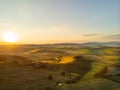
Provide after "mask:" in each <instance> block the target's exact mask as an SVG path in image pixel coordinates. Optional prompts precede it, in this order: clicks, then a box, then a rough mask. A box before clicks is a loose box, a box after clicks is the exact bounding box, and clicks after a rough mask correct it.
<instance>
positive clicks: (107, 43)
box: [0, 41, 120, 47]
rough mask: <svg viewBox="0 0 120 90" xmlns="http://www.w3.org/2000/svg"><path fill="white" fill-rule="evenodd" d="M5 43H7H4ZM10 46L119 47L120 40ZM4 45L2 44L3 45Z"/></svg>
mask: <svg viewBox="0 0 120 90" xmlns="http://www.w3.org/2000/svg"><path fill="white" fill-rule="evenodd" d="M5 45H7V44H5ZM10 45H12V46H16V45H19V46H25V47H26V46H32V47H36V46H38V47H39V46H43V47H44V46H70V47H71V46H73V47H76V46H88V47H95V46H96V47H98V46H99V47H100V46H110V47H120V42H115V41H113V42H86V43H55V44H10ZM0 46H2V45H0ZM3 46H4V45H3Z"/></svg>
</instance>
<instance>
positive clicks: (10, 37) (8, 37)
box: [3, 32, 18, 42]
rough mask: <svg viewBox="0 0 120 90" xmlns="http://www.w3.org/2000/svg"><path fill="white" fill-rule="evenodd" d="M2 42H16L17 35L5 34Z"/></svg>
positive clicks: (12, 33) (13, 33)
mask: <svg viewBox="0 0 120 90" xmlns="http://www.w3.org/2000/svg"><path fill="white" fill-rule="evenodd" d="M3 40H4V41H5V42H17V41H18V34H17V33H15V32H5V33H4V35H3Z"/></svg>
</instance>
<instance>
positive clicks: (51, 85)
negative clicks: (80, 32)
mask: <svg viewBox="0 0 120 90" xmlns="http://www.w3.org/2000/svg"><path fill="white" fill-rule="evenodd" d="M16 89H18V90H120V46H119V43H117V45H116V43H115V44H114V43H113V42H111V43H102V44H100V43H85V44H74V43H60V44H41V45H36V44H31V45H27V44H26V45H0V90H16Z"/></svg>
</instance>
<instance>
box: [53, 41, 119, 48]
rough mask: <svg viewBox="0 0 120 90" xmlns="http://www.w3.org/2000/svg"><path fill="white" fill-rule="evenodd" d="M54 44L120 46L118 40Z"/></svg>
mask: <svg viewBox="0 0 120 90" xmlns="http://www.w3.org/2000/svg"><path fill="white" fill-rule="evenodd" d="M54 45H64V46H90V47H94V46H112V47H113V46H114V47H120V42H87V43H56V44H54Z"/></svg>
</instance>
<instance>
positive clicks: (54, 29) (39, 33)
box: [0, 0, 120, 44]
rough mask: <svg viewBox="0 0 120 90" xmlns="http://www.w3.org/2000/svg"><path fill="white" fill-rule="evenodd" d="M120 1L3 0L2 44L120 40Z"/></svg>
mask: <svg viewBox="0 0 120 90" xmlns="http://www.w3.org/2000/svg"><path fill="white" fill-rule="evenodd" d="M119 9H120V0H0V42H4V41H3V34H4V33H5V32H8V31H11V32H16V33H17V34H18V36H19V40H18V41H17V43H33V44H36V43H60V42H75V43H76V42H78V43H81V42H96V41H97V42H109V41H120V10H119Z"/></svg>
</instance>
